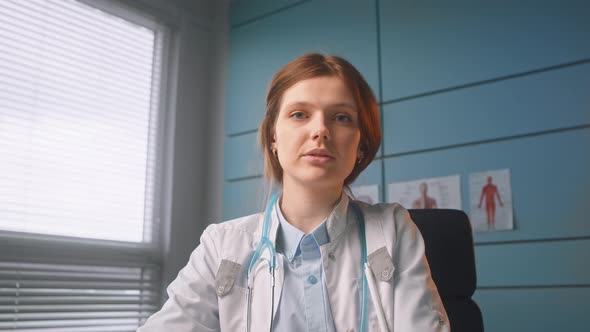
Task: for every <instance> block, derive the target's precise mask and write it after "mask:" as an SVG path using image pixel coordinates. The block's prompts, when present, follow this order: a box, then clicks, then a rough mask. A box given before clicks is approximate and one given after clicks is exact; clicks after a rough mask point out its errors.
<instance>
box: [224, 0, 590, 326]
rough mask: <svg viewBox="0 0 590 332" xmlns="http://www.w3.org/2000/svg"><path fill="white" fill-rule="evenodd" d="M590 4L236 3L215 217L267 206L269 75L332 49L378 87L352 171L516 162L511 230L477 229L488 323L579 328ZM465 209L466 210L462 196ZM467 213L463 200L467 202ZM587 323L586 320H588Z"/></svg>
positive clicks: (373, 177) (426, 170) (587, 251)
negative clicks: (374, 143) (371, 132)
mask: <svg viewBox="0 0 590 332" xmlns="http://www.w3.org/2000/svg"><path fill="white" fill-rule="evenodd" d="M589 17H590V2H588V1H575V0H567V1H563V0H538V1H507V0H497V1H494V2H484V1H460V0H454V1H446V2H444V4H443V2H441V1H435V0H430V1H389V0H377V1H374V0H370V1H361V0H356V1H353V0H345V1H343V0H307V1H289V0H281V1H277V0H273V1H271V0H267V1H262V0H249V1H239V2H237V3H236V4H235V5H234V6H233V7H232V10H231V24H232V28H231V30H230V51H229V68H228V84H227V99H226V102H227V112H226V116H225V118H226V127H225V162H224V167H225V169H224V174H225V184H224V210H223V213H224V218H225V219H232V218H236V217H239V216H242V215H246V214H250V213H254V212H257V211H260V210H261V209H262V202H263V197H262V195H263V193H262V185H261V184H262V178H261V173H262V162H261V158H260V151H259V150H258V148H257V141H256V139H257V126H258V124H259V123H260V121H261V119H262V116H263V114H264V98H265V93H266V88H267V86H268V83H269V81H270V79H271V78H272V75H273V74H274V72H275V71H276V70H278V69H279V68H280V67H281V66H282V65H284V64H285V63H287V62H288V61H290V60H292V59H293V58H294V57H296V56H298V55H301V54H302V53H305V52H310V51H319V52H324V53H332V54H338V55H341V56H343V57H345V58H346V59H348V60H349V61H351V62H352V63H353V64H354V65H355V66H356V67H357V68H358V69H359V70H360V71H361V72H362V73H363V75H364V76H365V78H366V79H367V81H368V82H369V84H370V85H371V87H372V88H373V89H374V91H375V93H376V95H377V96H378V98H379V101H380V105H381V112H382V119H383V127H384V137H383V142H382V149H381V151H380V152H379V156H378V158H376V160H375V161H374V162H373V163H372V164H371V165H370V167H369V168H368V169H367V170H366V171H365V172H364V173H363V174H362V175H361V176H360V177H359V179H358V181H357V183H356V184H378V185H380V186H381V188H382V195H384V194H385V190H383V189H384V188H385V186H386V185H387V184H388V183H390V182H393V181H405V180H413V179H418V178H424V177H436V176H446V175H452V174H460V175H461V176H462V188H461V191H462V196H463V197H462V200H463V202H464V205H466V204H465V202H468V201H469V200H468V188H467V182H468V181H467V179H468V174H469V173H471V172H478V171H484V170H490V169H501V168H509V169H510V170H511V180H512V191H513V192H512V197H513V206H514V218H515V221H514V223H515V229H514V231H504V232H497V233H487V234H480V233H476V234H475V245H476V247H475V251H476V261H477V273H478V289H477V292H476V294H475V299H476V301H477V302H478V303H479V305H480V307H481V309H482V312H483V315H484V322H485V327H486V331H492V332H495V331H497V332H507V331H551V330H554V329H558V328H559V329H564V330H567V331H587V330H588V327H587V323H586V318H587V317H586V316H587V315H588V314H589V313H590V264H588V258H587V257H588V256H589V255H590V220H589V216H590V203H589V198H590V195H589V194H588V193H589V188H590V42H589V41H590V19H589ZM467 209H468V207H467ZM467 212H469V211H467ZM584 326H586V327H584Z"/></svg>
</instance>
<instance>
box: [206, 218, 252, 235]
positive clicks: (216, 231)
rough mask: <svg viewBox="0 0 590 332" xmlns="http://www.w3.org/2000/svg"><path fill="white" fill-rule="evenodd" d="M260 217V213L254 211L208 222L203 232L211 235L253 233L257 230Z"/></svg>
mask: <svg viewBox="0 0 590 332" xmlns="http://www.w3.org/2000/svg"><path fill="white" fill-rule="evenodd" d="M261 218H262V213H256V214H251V215H248V216H244V217H240V218H235V219H231V220H227V221H224V222H220V223H217V224H210V225H209V226H207V229H205V232H206V233H209V234H210V235H212V236H223V235H226V234H228V233H241V234H242V235H254V234H255V233H256V232H257V231H258V228H259V225H260V220H261Z"/></svg>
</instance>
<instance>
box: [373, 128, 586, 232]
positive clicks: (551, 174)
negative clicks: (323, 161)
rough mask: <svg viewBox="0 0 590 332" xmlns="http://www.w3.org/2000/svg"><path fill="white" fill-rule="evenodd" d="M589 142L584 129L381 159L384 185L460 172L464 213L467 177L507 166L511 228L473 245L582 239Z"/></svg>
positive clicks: (467, 191) (584, 227) (466, 207)
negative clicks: (509, 186)
mask: <svg viewBox="0 0 590 332" xmlns="http://www.w3.org/2000/svg"><path fill="white" fill-rule="evenodd" d="M589 143H590V129H588V128H587V129H579V130H570V131H566V132H559V133H553V134H546V135H540V136H531V137H527V138H521V139H515V140H506V141H498V142H494V143H488V144H479V145H472V146H465V147H461V148H454V149H447V150H438V151H431V152H426V153H418V154H411V155H404V156H399V157H393V158H387V159H386V160H385V168H384V172H385V179H386V180H385V181H386V184H388V183H391V182H394V181H409V180H415V179H420V178H426V177H438V176H447V175H453V174H460V175H461V192H462V202H463V210H465V211H466V212H469V206H468V202H469V197H468V193H469V190H468V181H469V180H468V176H469V173H472V172H480V171H485V170H495V169H503V168H509V169H510V172H511V181H512V203H513V209H514V225H515V229H514V230H513V231H503V232H490V233H480V232H477V233H475V235H474V238H475V241H476V242H490V241H512V240H524V239H547V238H561V237H578V236H588V235H590V223H589V222H588V216H590V204H588V188H590V177H588V170H589V169H590V153H587V150H588V149H587V147H588V146H589Z"/></svg>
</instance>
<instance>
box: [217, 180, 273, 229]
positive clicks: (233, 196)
mask: <svg viewBox="0 0 590 332" xmlns="http://www.w3.org/2000/svg"><path fill="white" fill-rule="evenodd" d="M264 187H265V186H264V180H263V178H254V179H248V180H240V181H235V182H225V183H224V185H223V220H226V221H227V220H230V219H234V218H239V217H243V216H247V215H250V214H253V213H258V212H262V211H263V210H264V207H265V203H266V199H267V198H266V193H265V188H264Z"/></svg>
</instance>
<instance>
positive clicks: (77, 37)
mask: <svg viewBox="0 0 590 332" xmlns="http://www.w3.org/2000/svg"><path fill="white" fill-rule="evenodd" d="M161 39H162V38H161V34H160V33H159V32H158V31H157V30H154V29H150V28H147V27H145V26H141V25H138V24H135V23H132V22H129V21H126V20H124V19H122V18H120V17H117V16H114V15H111V14H107V13H105V12H103V11H101V10H98V9H95V8H93V7H90V6H88V5H86V4H82V3H78V2H75V1H65V0H64V1H48V0H27V1H11V0H5V1H0V50H1V51H0V155H1V156H2V162H1V163H0V229H2V230H4V231H14V232H30V233H41V234H54V235H64V236H75V237H84V238H96V239H105V240H118V241H132V242H150V241H154V240H156V239H157V234H154V230H155V229H157V226H158V225H157V218H154V215H155V212H156V211H154V201H155V200H156V199H157V197H155V193H156V191H155V190H154V185H155V183H156V181H155V180H156V179H155V174H156V152H157V140H156V138H157V136H156V135H157V132H158V130H157V129H158V124H159V123H158V120H159V116H158V111H159V110H160V107H159V104H160V86H159V84H160V70H161V53H162V41H161Z"/></svg>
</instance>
